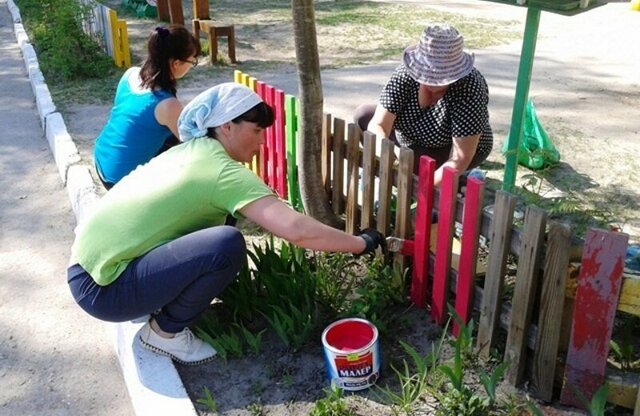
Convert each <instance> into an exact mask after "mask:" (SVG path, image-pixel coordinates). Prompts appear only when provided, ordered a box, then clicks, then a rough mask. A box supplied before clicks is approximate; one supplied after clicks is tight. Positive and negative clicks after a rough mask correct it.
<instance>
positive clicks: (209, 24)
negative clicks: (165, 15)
mask: <svg viewBox="0 0 640 416" xmlns="http://www.w3.org/2000/svg"><path fill="white" fill-rule="evenodd" d="M191 24H192V27H193V35H194V36H195V37H196V38H197V39H200V31H203V32H205V33H206V34H207V39H208V40H209V58H210V60H211V63H212V64H213V63H215V62H217V61H218V38H220V37H224V36H226V37H227V44H228V46H229V48H228V51H229V60H230V61H231V63H236V33H235V28H234V26H233V25H228V24H222V23H215V22H214V21H213V20H211V16H210V15H209V1H208V0H193V20H192V21H191Z"/></svg>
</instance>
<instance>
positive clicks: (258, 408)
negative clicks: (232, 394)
mask: <svg viewBox="0 0 640 416" xmlns="http://www.w3.org/2000/svg"><path fill="white" fill-rule="evenodd" d="M247 410H248V411H249V413H251V415H252V416H264V415H266V413H265V411H264V406H263V405H262V404H260V403H251V404H250V405H249V406H247Z"/></svg>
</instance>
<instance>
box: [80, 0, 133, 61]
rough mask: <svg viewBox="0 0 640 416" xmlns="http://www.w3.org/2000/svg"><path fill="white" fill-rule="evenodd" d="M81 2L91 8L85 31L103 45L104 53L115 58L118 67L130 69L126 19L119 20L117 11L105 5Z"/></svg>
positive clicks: (91, 1) (91, 0)
mask: <svg viewBox="0 0 640 416" xmlns="http://www.w3.org/2000/svg"><path fill="white" fill-rule="evenodd" d="M80 2H81V4H83V5H85V6H88V7H90V8H91V14H90V16H89V18H88V20H85V21H84V24H83V28H84V31H85V32H86V33H88V34H89V35H91V36H92V37H93V38H94V39H97V40H98V41H99V42H100V43H101V44H102V47H103V48H104V52H105V53H106V54H107V55H109V56H111V57H112V58H113V61H114V62H115V64H116V65H117V66H119V67H124V68H129V67H130V66H131V52H130V51H129V35H128V33H127V22H126V21H125V20H124V19H118V14H117V13H116V11H115V10H113V9H110V8H108V7H107V6H105V5H103V4H100V3H97V2H95V1H93V0H80Z"/></svg>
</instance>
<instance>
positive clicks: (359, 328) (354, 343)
mask: <svg viewBox="0 0 640 416" xmlns="http://www.w3.org/2000/svg"><path fill="white" fill-rule="evenodd" d="M322 345H323V346H324V361H325V364H326V366H327V372H328V375H329V381H330V382H331V384H332V385H334V386H336V387H338V388H341V389H343V390H349V391H357V390H363V389H366V388H368V387H371V386H372V385H374V384H375V383H376V381H377V380H378V377H379V376H380V349H379V344H378V328H376V327H375V325H373V324H372V323H371V322H369V321H367V320H365V319H359V318H347V319H341V320H339V321H336V322H334V323H332V324H331V325H329V326H328V327H327V328H326V329H325V330H324V332H323V333H322Z"/></svg>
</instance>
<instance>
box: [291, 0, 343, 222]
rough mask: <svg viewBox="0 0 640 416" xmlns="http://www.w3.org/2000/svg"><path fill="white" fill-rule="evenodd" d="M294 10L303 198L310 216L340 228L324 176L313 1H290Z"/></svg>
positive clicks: (300, 177) (319, 84)
mask: <svg viewBox="0 0 640 416" xmlns="http://www.w3.org/2000/svg"><path fill="white" fill-rule="evenodd" d="M291 10H292V15H293V32H294V41H295V47H296V63H297V67H298V95H299V96H300V104H301V113H302V117H301V119H300V141H299V143H298V155H297V158H298V179H299V183H300V197H301V199H302V204H303V206H304V210H305V212H306V213H307V214H308V215H310V216H312V217H314V218H315V219H317V220H319V221H321V222H323V223H325V224H329V225H331V226H334V227H337V226H338V225H339V221H338V218H337V217H336V215H335V214H334V213H333V211H332V209H331V205H330V204H329V198H328V196H327V194H326V192H325V190H324V185H323V183H322V175H321V160H320V154H321V147H322V140H321V138H322V110H323V96H322V81H321V79H320V58H319V56H318V39H317V35H316V20H315V12H314V8H313V0H291Z"/></svg>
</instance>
